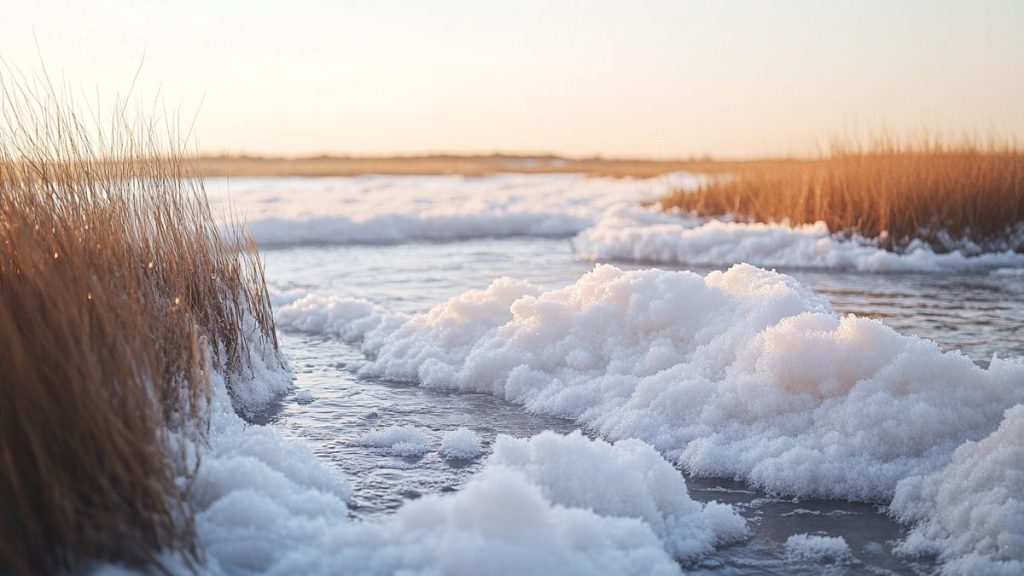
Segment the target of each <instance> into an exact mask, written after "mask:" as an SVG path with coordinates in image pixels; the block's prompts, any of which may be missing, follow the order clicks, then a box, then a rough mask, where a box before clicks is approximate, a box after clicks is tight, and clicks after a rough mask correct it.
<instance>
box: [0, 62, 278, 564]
mask: <svg viewBox="0 0 1024 576" xmlns="http://www.w3.org/2000/svg"><path fill="white" fill-rule="evenodd" d="M0 84H2V94H0V97H2V102H0V107H2V115H0V573H12V574H42V573H54V572H61V571H76V570H81V569H84V568H85V567H87V566H88V565H89V563H92V562H102V561H116V562H119V563H122V564H125V565H129V566H135V567H143V566H149V567H155V568H157V569H160V567H161V563H160V557H159V556H160V554H161V553H162V552H167V551H173V552H177V553H178V554H179V555H180V556H181V557H182V558H184V560H185V561H186V563H189V564H192V565H193V566H196V562H198V561H199V559H200V555H201V552H200V551H199V550H198V549H197V547H196V544H195V541H194V536H195V535H194V525H193V521H192V514H191V510H190V508H189V505H188V498H187V493H188V491H189V485H190V478H191V476H192V473H193V470H194V467H195V465H196V462H195V458H194V455H193V456H189V454H188V453H187V450H188V445H189V441H193V440H200V441H201V440H202V439H203V438H204V435H205V433H206V428H207V426H208V418H207V416H208V403H209V397H210V382H211V380H210V378H211V371H213V370H216V371H218V372H221V373H223V374H225V375H227V376H229V384H230V383H234V384H237V382H240V381H241V380H242V379H243V378H244V376H245V372H246V370H248V369H251V366H252V365H251V363H250V362H251V360H250V355H249V342H251V341H255V339H259V338H262V339H264V341H265V342H266V343H269V344H270V345H272V346H273V347H274V348H276V342H275V340H274V338H275V336H274V327H273V318H272V315H271V310H270V303H269V300H268V297H267V293H266V288H265V286H264V282H263V270H262V265H261V263H260V260H259V258H258V256H257V254H256V251H255V249H254V245H253V243H252V242H251V240H249V239H248V238H246V237H245V236H243V235H242V234H241V233H239V232H237V228H236V229H235V232H233V233H230V234H228V235H224V234H223V233H222V232H223V231H222V230H221V229H220V228H219V227H218V226H217V224H216V223H215V221H214V219H213V217H212V216H211V214H210V210H209V207H208V206H207V204H206V201H205V197H204V193H203V190H202V186H201V182H200V181H198V180H196V179H192V178H190V175H189V174H188V173H187V172H186V171H185V170H186V168H187V166H189V162H187V161H186V155H185V154H184V153H183V152H182V150H181V148H180V147H177V146H174V145H170V146H168V145H166V144H163V143H162V141H161V139H160V138H158V137H157V136H156V135H157V134H158V132H157V131H156V130H155V129H154V126H153V125H151V124H145V123H138V122H129V121H128V120H127V119H126V118H125V116H124V115H123V114H119V115H115V116H116V118H115V120H114V122H113V129H112V130H111V127H110V126H107V129H106V131H102V132H100V131H96V130H92V131H90V130H87V129H86V125H85V124H84V123H83V122H81V121H80V119H79V116H76V114H75V113H74V112H72V111H70V110H69V109H68V107H66V106H64V105H62V101H63V99H62V98H59V97H58V96H56V95H55V93H54V91H53V90H52V89H51V88H49V87H48V86H47V85H46V84H41V85H40V84H34V85H32V86H33V87H32V88H31V89H27V88H25V86H26V85H27V84H26V83H25V81H24V80H20V81H17V82H14V83H12V82H11V81H10V78H9V77H8V78H4V77H3V76H2V75H0ZM40 86H42V87H41V88H40ZM170 136H171V137H170V138H167V139H166V140H167V141H170V142H171V143H172V144H173V143H174V142H176V141H177V140H176V139H175V138H174V136H175V135H174V134H173V133H172V134H171V135H170ZM247 317H250V318H252V319H253V320H254V321H246V318H247ZM246 326H249V328H246ZM246 330H250V331H252V332H254V333H253V334H248V333H246Z"/></svg>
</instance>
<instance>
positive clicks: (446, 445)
mask: <svg viewBox="0 0 1024 576" xmlns="http://www.w3.org/2000/svg"><path fill="white" fill-rule="evenodd" d="M483 451H484V449H483V447H482V446H480V440H479V439H478V438H477V437H476V432H473V431H472V430H470V429H468V428H459V429H458V430H451V431H449V432H445V433H444V436H442V437H441V449H440V452H441V456H443V457H445V458H452V459H456V460H471V459H473V458H476V457H477V456H479V455H480V454H482V453H483Z"/></svg>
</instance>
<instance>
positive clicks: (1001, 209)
mask: <svg viewBox="0 0 1024 576" xmlns="http://www.w3.org/2000/svg"><path fill="white" fill-rule="evenodd" d="M661 205H662V207H663V208H665V209H678V210H683V211H687V212H692V213H694V214H696V215H698V216H711V217H715V216H726V215H731V216H733V217H736V218H738V219H740V220H745V221H757V222H788V223H789V224H792V225H798V224H807V223H814V222H817V221H822V222H825V224H827V225H828V228H829V230H831V231H833V232H839V233H843V234H848V235H859V236H862V237H867V238H871V239H876V240H877V241H878V242H879V244H880V245H881V246H883V247H885V248H887V249H890V250H896V251H899V250H903V249H905V248H906V247H907V246H908V245H910V243H911V242H913V241H914V240H919V241H922V242H925V243H927V244H929V245H930V246H931V247H932V248H933V249H935V250H937V251H942V252H945V251H949V250H953V249H960V248H963V249H966V250H968V251H979V250H986V251H988V250H1016V251H1022V250H1024V155H1022V153H1021V152H1020V151H1019V150H1018V149H1017V148H1015V147H1014V146H1008V145H1002V144H986V145H981V144H976V143H973V142H966V143H962V144H957V145H954V146H947V145H943V144H942V143H941V142H938V141H934V140H927V139H925V140H923V141H921V142H916V143H911V144H905V143H899V142H894V141H892V140H881V141H877V142H875V143H873V144H871V145H869V146H864V147H858V146H851V145H849V144H846V143H840V144H837V145H834V146H833V148H832V151H831V152H830V153H829V154H827V155H824V156H822V157H820V158H817V159H811V160H804V161H787V162H780V163H774V164H773V163H764V164H759V165H754V166H751V167H749V168H748V169H745V170H741V171H737V172H736V173H734V174H733V175H731V176H729V177H722V178H714V179H710V180H708V181H707V182H706V183H704V184H703V185H702V186H701V187H700V188H699V189H697V190H694V191H683V190H681V191H677V192H675V193H673V194H671V195H669V196H668V197H666V198H663V199H662V200H661Z"/></svg>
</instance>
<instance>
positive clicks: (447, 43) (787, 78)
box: [0, 0, 1024, 158]
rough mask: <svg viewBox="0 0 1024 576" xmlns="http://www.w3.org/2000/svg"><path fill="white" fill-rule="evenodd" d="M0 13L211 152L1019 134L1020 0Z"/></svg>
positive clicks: (70, 69)
mask: <svg viewBox="0 0 1024 576" xmlns="http://www.w3.org/2000/svg"><path fill="white" fill-rule="evenodd" d="M0 13H2V14H3V18H2V19H0V57H2V58H3V59H4V60H5V61H6V64H7V66H9V67H15V68H17V69H18V70H19V71H21V72H23V73H26V74H30V75H31V74H37V73H38V70H39V69H40V66H41V64H45V67H46V69H47V72H48V74H49V76H50V77H51V79H54V80H56V81H57V82H62V83H64V85H66V86H68V87H70V88H72V89H73V90H74V91H76V93H79V94H80V95H81V96H80V97H81V98H82V99H83V100H85V101H88V102H93V103H94V102H95V101H96V100H97V99H98V100H99V101H100V102H101V103H105V102H112V101H114V100H115V99H116V98H117V97H118V96H121V97H123V96H125V95H126V94H128V93H129V89H130V88H131V92H130V95H131V98H132V99H134V100H136V101H138V102H140V103H141V104H140V105H141V106H144V107H145V106H151V105H152V106H155V107H157V108H159V109H161V110H163V109H168V110H171V111H176V112H177V111H180V112H178V113H180V116H181V117H182V118H183V123H184V124H188V125H191V124H192V123H193V119H194V132H193V133H194V135H195V136H194V137H195V139H196V145H197V146H198V147H199V148H200V149H201V150H203V151H206V152H233V153H238V152H249V153H262V154H276V155H307V154H320V153H333V154H352V155H380V154H418V153H434V152H450V153H491V152H506V153H538V152H550V153H558V154H564V155H570V156H590V155H603V156H616V157H622V156H629V157H658V158H671V157H687V156H692V155H711V156H715V157H751V156H764V155H780V154H804V153H812V152H814V151H815V150H816V147H818V146H820V145H821V144H822V143H823V142H826V141H828V140H830V139H832V138H835V137H843V136H846V137H854V138H856V137H859V136H863V135H864V134H873V133H877V132H880V131H883V130H884V131H889V132H893V133H897V134H905V135H916V134H921V133H923V132H929V133H940V134H947V135H953V136H956V135H961V134H971V135H982V136H990V135H997V136H999V137H1002V138H1007V139H1010V138H1014V139H1017V140H1018V141H1020V140H1024V32H1022V30H1024V2H1021V1H1019V0H974V1H971V0H964V1H959V2H950V1H945V0H933V1H912V0H906V1H899V0H886V1H882V0H857V1H843V0H837V1H820V0H804V1H796V0H777V1H729V0H719V1H684V0H679V1H659V0H650V1H640V0H637V1H625V0H623V1H620V2H608V1H603V0H590V1H582V0H547V1H539V0H515V1H463V0H435V1H431V2H426V1H414V0H407V1H395V0H376V1H344V0H341V1H339V0H334V1H320V0H288V1H285V0H278V1H270V0H244V1H243V0H201V1H200V0H177V1H173V2H172V1H170V0H67V1H64V2H60V1H57V0H31V1H29V2H26V1H24V0H0ZM140 65H141V69H140ZM137 72H138V76H137V80H136V81H135V82H134V84H133V79H136V73H137ZM154 103H159V105H156V104H154Z"/></svg>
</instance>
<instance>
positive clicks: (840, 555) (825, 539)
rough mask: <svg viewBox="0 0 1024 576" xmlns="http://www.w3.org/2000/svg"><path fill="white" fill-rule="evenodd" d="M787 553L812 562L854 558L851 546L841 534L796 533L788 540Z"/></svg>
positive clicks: (836, 561) (844, 560) (835, 561)
mask: <svg viewBox="0 0 1024 576" xmlns="http://www.w3.org/2000/svg"><path fill="white" fill-rule="evenodd" d="M785 548H786V555H787V556H789V557H791V558H794V559H797V560H805V561H807V560H809V561H812V562H834V563H839V562H846V561H848V560H850V559H851V558H852V555H851V554H850V547H849V545H847V544H846V540H844V539H843V538H842V537H841V536H817V535H814V534H794V535H792V536H790V537H789V538H788V539H787V540H786V546H785Z"/></svg>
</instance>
